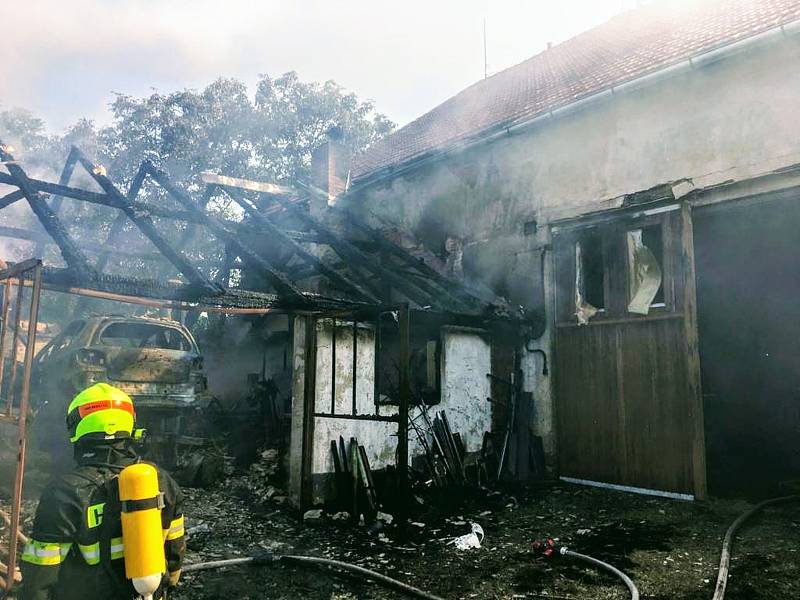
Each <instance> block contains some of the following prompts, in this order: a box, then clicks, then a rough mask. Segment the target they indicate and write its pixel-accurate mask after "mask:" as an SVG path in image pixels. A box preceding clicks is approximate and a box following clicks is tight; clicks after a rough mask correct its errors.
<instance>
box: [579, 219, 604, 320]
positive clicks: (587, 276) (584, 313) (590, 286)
mask: <svg viewBox="0 0 800 600" xmlns="http://www.w3.org/2000/svg"><path fill="white" fill-rule="evenodd" d="M605 306H606V293H605V258H604V255H603V238H602V237H601V236H600V234H599V232H596V231H592V232H588V233H586V234H584V235H583V236H581V238H580V240H579V241H578V242H576V243H575V315H576V316H577V317H578V323H580V324H582V325H585V324H586V323H588V322H589V319H591V318H592V317H593V316H595V315H596V314H597V313H598V312H600V311H603V310H605Z"/></svg>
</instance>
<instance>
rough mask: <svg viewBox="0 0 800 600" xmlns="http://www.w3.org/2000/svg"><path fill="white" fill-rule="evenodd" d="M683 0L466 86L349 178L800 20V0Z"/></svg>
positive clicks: (382, 143)
mask: <svg viewBox="0 0 800 600" xmlns="http://www.w3.org/2000/svg"><path fill="white" fill-rule="evenodd" d="M680 4H681V6H680V7H678V8H679V9H678V10H676V9H675V7H676V4H675V3H674V2H669V1H666V0H664V1H662V2H653V3H650V4H646V5H644V6H641V7H639V8H634V9H629V10H626V11H623V12H621V13H618V14H616V15H614V16H612V17H611V18H609V19H608V20H606V21H604V22H603V23H601V24H599V25H596V26H595V27H592V28H590V29H588V30H586V31H583V32H581V33H579V34H577V35H576V36H573V37H572V38H569V39H567V40H564V41H562V42H560V43H558V44H556V45H554V46H552V47H550V48H548V49H546V50H543V51H541V52H539V53H537V54H534V55H533V56H531V57H529V58H526V59H525V60H523V61H521V62H519V63H517V64H515V65H512V66H510V67H507V68H506V69H503V70H501V71H498V72H497V73H495V74H493V75H491V76H490V77H487V78H485V79H480V80H478V81H476V82H474V83H472V84H470V85H469V86H467V87H466V88H464V89H463V90H461V91H459V92H458V93H457V94H455V95H453V96H451V97H450V98H448V99H446V100H444V101H443V102H441V103H439V104H438V105H436V106H435V107H433V108H432V109H431V110H429V111H428V112H426V113H424V114H423V115H420V116H419V117H417V118H416V119H414V120H413V121H411V122H409V123H408V124H406V125H404V126H403V127H401V128H400V129H398V130H397V131H395V132H394V133H392V134H391V135H389V136H387V137H385V138H383V139H382V140H379V141H377V142H376V143H374V144H373V145H372V146H370V147H369V148H368V149H367V150H366V151H364V152H362V153H361V154H359V155H358V156H356V157H355V160H354V164H353V182H354V183H355V184H357V183H358V181H359V180H362V181H363V180H365V179H367V178H368V177H371V176H373V174H375V173H377V172H379V171H383V170H384V169H389V168H391V167H393V166H395V165H398V164H401V163H406V162H408V161H410V160H413V159H415V158H418V157H420V156H422V155H425V154H427V153H430V152H433V151H436V150H441V149H443V148H446V147H449V146H451V145H453V144H455V143H458V142H460V141H462V140H464V139H468V138H472V137H476V136H479V135H480V134H481V133H482V132H490V131H494V130H496V129H497V128H499V127H502V126H503V124H504V123H505V124H510V123H514V122H517V121H519V120H520V119H529V118H532V117H534V116H536V115H537V114H542V113H545V112H547V111H549V110H554V109H556V108H558V107H560V106H563V105H565V104H569V103H570V102H574V101H576V100H580V99H582V98H584V97H587V96H589V95H592V94H594V93H597V92H599V91H602V90H604V89H609V88H611V87H613V86H614V85H619V84H621V83H623V82H625V81H629V80H631V79H636V78H638V77H641V76H644V75H647V74H649V73H651V72H655V71H657V70H660V69H662V68H666V67H668V66H669V65H671V64H675V63H679V62H680V61H681V60H685V59H687V58H689V57H691V56H696V55H698V54H701V53H705V52H708V51H711V50H714V49H717V48H719V47H723V46H726V45H729V44H731V43H734V42H738V41H740V40H742V39H745V38H747V37H751V36H753V35H757V34H758V33H763V32H764V31H767V30H769V29H772V28H774V27H777V26H779V25H782V24H785V23H786V22H789V21H790V20H793V18H800V0H704V1H703V2H699V3H698V2H691V3H687V2H685V1H684V2H682V3H680ZM790 17H791V18H790Z"/></svg>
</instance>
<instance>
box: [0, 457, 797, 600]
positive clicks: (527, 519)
mask: <svg viewBox="0 0 800 600" xmlns="http://www.w3.org/2000/svg"><path fill="white" fill-rule="evenodd" d="M274 473H275V469H274V466H273V467H271V466H267V467H265V466H264V465H263V464H260V463H256V464H254V465H252V466H251V467H250V469H249V471H247V472H246V473H240V474H238V475H231V476H230V477H229V478H228V479H227V480H226V481H225V482H223V483H221V484H219V485H218V486H217V487H215V488H213V489H210V490H200V489H187V490H185V493H186V506H185V510H186V515H187V519H186V524H187V528H188V530H189V531H190V535H189V540H188V544H189V549H188V551H187V555H186V563H187V564H188V563H194V562H201V561H208V560H218V559H223V558H233V557H238V556H245V555H248V554H251V553H253V552H258V551H260V550H270V551H272V552H274V553H276V554H304V555H312V556H320V557H326V558H334V559H338V560H342V561H346V562H351V563H354V564H357V565H360V566H363V567H367V568H370V569H373V570H376V571H379V572H381V573H383V574H386V575H389V576H391V577H394V578H396V579H399V580H401V581H404V582H406V583H409V584H411V585H414V586H416V587H418V588H421V589H424V590H427V591H429V592H431V593H434V594H437V595H439V596H441V597H443V598H448V599H450V598H453V599H455V598H466V599H472V598H477V599H481V598H503V599H506V598H550V599H553V600H563V599H597V600H605V599H608V600H612V599H625V598H627V597H628V594H627V591H626V590H625V588H624V587H623V586H622V585H621V584H620V583H619V582H618V581H617V580H616V579H614V578H613V577H611V576H608V575H605V574H603V573H599V572H597V571H595V570H594V569H592V568H589V567H586V566H584V565H583V564H578V563H576V562H574V561H571V560H569V559H563V558H558V559H552V560H545V559H542V558H540V557H538V556H536V554H535V553H534V552H533V551H532V549H531V542H532V541H533V540H535V539H541V538H545V537H553V538H555V539H556V540H557V541H558V542H559V543H562V544H566V545H567V546H568V547H569V548H571V549H573V550H575V551H577V552H581V553H584V554H588V555H591V556H594V557H596V558H599V559H602V560H605V561H607V562H609V563H611V564H613V565H615V566H617V567H618V568H620V569H622V570H623V571H625V572H626V573H628V574H629V575H630V576H631V577H632V578H633V580H634V581H635V582H636V583H637V585H638V587H639V590H640V592H641V596H642V598H644V599H649V600H668V599H669V600H681V599H683V600H710V598H711V597H712V594H713V589H714V584H715V580H716V574H717V566H718V562H719V552H720V544H721V541H722V538H723V535H724V533H725V530H726V529H727V527H728V526H729V524H730V523H731V522H732V521H733V519H734V518H736V517H737V516H738V515H739V514H741V513H742V512H743V511H745V510H746V509H747V508H748V507H749V506H750V504H748V503H747V502H744V501H729V500H725V501H723V500H713V501H709V502H683V501H675V500H667V499H658V498H651V497H645V496H639V495H634V494H626V493H621V492H614V491H607V490H600V489H594V488H587V487H579V486H571V485H561V484H558V485H549V486H540V487H539V488H537V489H528V490H513V491H512V490H504V491H503V492H502V493H497V492H494V493H488V494H487V493H485V492H466V491H459V492H457V493H455V494H453V495H451V497H450V498H449V499H447V500H446V501H442V500H437V499H436V498H437V496H436V495H433V494H431V495H428V496H426V497H425V498H420V497H419V496H418V498H420V500H421V502H420V501H415V510H414V514H413V515H412V517H411V519H410V521H411V522H410V524H409V525H408V526H407V527H406V531H405V532H404V531H403V530H402V529H401V528H400V527H398V526H397V524H391V525H387V526H385V527H384V528H383V529H382V530H381V531H377V532H376V531H373V532H370V531H369V530H368V528H367V527H364V526H358V525H353V524H351V523H350V522H349V521H347V520H338V519H335V518H333V517H332V516H331V515H326V516H323V518H321V519H319V520H317V521H314V522H310V523H303V522H302V520H301V518H300V516H299V515H298V514H297V513H296V512H294V511H293V510H292V509H291V508H289V507H288V505H287V503H286V502H285V499H284V498H283V493H282V492H281V490H280V489H277V490H276V489H273V488H272V481H271V480H272V479H274ZM33 482H34V478H33V477H32V478H31V483H32V484H33ZM28 492H29V494H33V493H34V490H33V489H32V488H29V489H28ZM0 498H1V499H2V500H7V494H6V493H5V490H0ZM35 504H36V503H35V501H34V500H29V501H26V502H25V513H26V518H25V519H24V522H23V530H24V531H30V528H31V526H32V514H33V510H34V509H35ZM0 505H4V506H7V505H6V502H3V501H0ZM470 523H478V524H480V525H481V527H482V528H483V530H484V532H485V538H484V540H483V545H482V547H481V548H478V549H472V550H468V551H463V550H458V549H456V548H455V547H454V546H453V545H452V544H448V541H449V540H451V539H452V538H453V537H455V536H459V535H463V534H465V533H469V531H470ZM798 573H800V503H798V502H795V503H793V504H786V505H783V506H780V507H774V508H769V509H767V510H765V511H763V512H762V513H761V514H759V515H758V516H756V517H754V518H753V519H752V520H751V521H749V522H748V524H747V525H746V526H745V528H744V529H743V530H742V531H741V532H740V535H739V536H738V537H737V540H736V544H735V547H734V552H733V561H732V565H731V577H730V581H729V585H728V593H727V596H726V600H762V599H763V600H767V599H769V600H775V599H781V600H783V599H787V600H788V599H793V598H800V578H798ZM397 597H399V596H398V595H397V593H396V592H393V591H387V590H385V589H383V588H380V587H378V586H377V585H375V584H372V583H369V582H366V581H364V580H363V579H358V578H353V577H342V576H334V575H333V574H331V573H330V572H327V571H325V570H324V569H315V568H299V567H289V566H285V565H283V564H279V563H273V564H271V565H269V566H261V567H252V566H249V567H248V566H241V567H231V568H226V569H222V570H215V571H203V572H198V573H187V574H185V576H184V577H183V579H182V581H181V585H180V587H179V588H178V590H177V591H176V592H175V593H174V594H172V596H171V598H173V599H175V600H188V599H203V600H205V599H212V598H242V599H244V598H275V599H278V598H287V599H288V598H303V599H304V600H316V599H320V600H333V599H341V600H344V599H350V598H354V599H355V598H358V599H373V598H374V599H388V598H397Z"/></svg>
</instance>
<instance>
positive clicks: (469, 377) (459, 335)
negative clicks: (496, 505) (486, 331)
mask: <svg viewBox="0 0 800 600" xmlns="http://www.w3.org/2000/svg"><path fill="white" fill-rule="evenodd" d="M491 372H492V348H491V345H490V344H489V342H488V341H487V340H485V339H484V338H483V337H482V336H481V335H480V334H479V333H475V332H470V331H465V330H459V329H457V328H447V327H445V328H444V329H443V331H442V401H441V403H440V404H439V405H437V406H434V407H432V408H433V410H434V411H442V410H443V411H444V412H445V413H446V414H447V419H448V421H449V422H450V429H451V430H452V431H453V432H454V433H455V432H458V433H460V434H461V439H462V441H463V442H464V447H465V448H466V449H467V451H469V452H474V451H478V450H480V449H481V445H482V444H483V434H484V433H485V432H486V431H490V430H491V428H492V405H491V403H490V402H489V401H487V398H489V397H490V396H491V382H490V380H489V378H488V377H487V376H486V375H487V374H488V373H491Z"/></svg>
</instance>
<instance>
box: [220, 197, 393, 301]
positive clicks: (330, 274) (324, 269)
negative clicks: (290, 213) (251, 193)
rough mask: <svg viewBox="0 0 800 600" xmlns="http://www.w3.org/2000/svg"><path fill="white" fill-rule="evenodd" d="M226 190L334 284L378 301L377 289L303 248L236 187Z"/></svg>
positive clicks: (362, 296) (264, 225)
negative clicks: (362, 283)
mask: <svg viewBox="0 0 800 600" xmlns="http://www.w3.org/2000/svg"><path fill="white" fill-rule="evenodd" d="M223 189H224V191H225V193H226V194H228V196H230V197H231V198H233V200H234V201H235V202H236V203H237V204H238V205H239V206H241V207H242V208H243V209H244V210H245V211H246V212H247V214H249V215H250V218H251V219H253V221H255V222H256V223H257V224H258V225H259V226H260V227H262V228H263V229H264V230H265V232H266V233H268V234H269V235H271V236H274V237H276V238H277V239H278V240H280V241H281V242H283V243H284V244H285V245H286V246H287V247H288V248H290V249H291V251H292V252H294V253H295V254H296V255H297V256H298V258H300V260H302V261H303V262H304V263H305V264H307V265H309V266H310V267H313V268H315V269H317V270H318V271H319V273H320V274H321V275H324V276H325V277H326V278H327V279H328V281H330V282H331V283H332V284H333V285H335V286H337V287H338V288H339V289H341V290H343V291H344V290H346V291H349V292H351V293H353V294H356V296H357V297H360V298H364V299H367V300H370V301H374V302H376V301H378V298H379V296H378V295H377V294H375V293H374V291H375V290H369V289H368V286H361V285H359V284H357V283H355V282H354V281H352V280H350V279H348V278H347V277H345V276H344V275H341V274H340V273H338V272H337V271H335V270H333V269H332V268H331V267H329V266H328V265H326V264H325V263H324V262H322V260H320V259H319V257H317V256H314V255H313V254H311V253H310V252H309V251H308V250H306V249H305V248H303V247H302V246H301V245H300V244H298V243H297V242H296V241H295V240H293V239H292V238H290V237H289V236H288V235H286V234H285V233H284V232H283V231H282V230H281V229H280V228H279V227H277V226H276V225H275V224H274V223H273V222H272V221H271V220H270V219H269V218H268V217H266V216H264V215H262V214H261V213H260V212H259V211H258V209H257V208H256V207H255V206H253V204H252V203H251V202H250V201H249V200H248V199H247V198H245V197H244V195H243V194H242V193H241V192H240V191H239V190H237V189H235V188H228V187H223Z"/></svg>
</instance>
